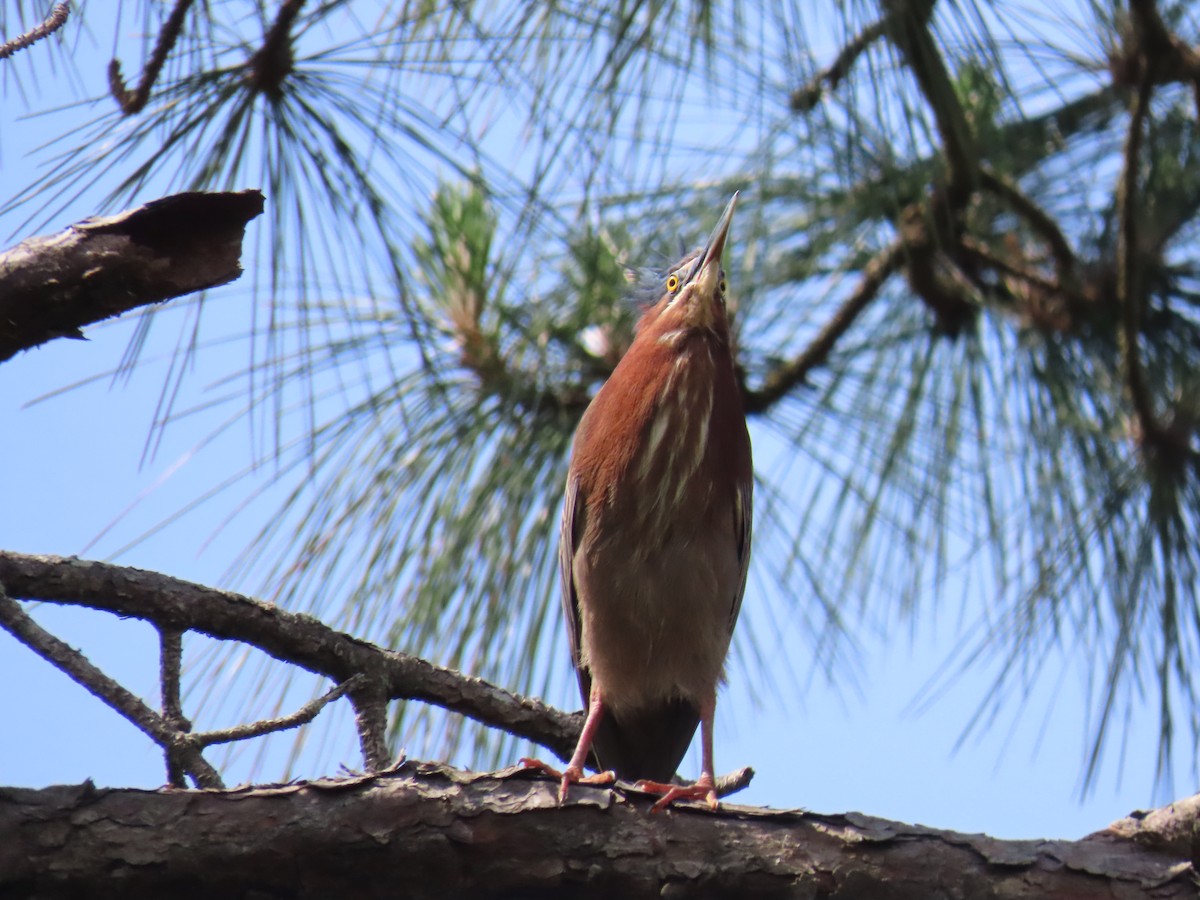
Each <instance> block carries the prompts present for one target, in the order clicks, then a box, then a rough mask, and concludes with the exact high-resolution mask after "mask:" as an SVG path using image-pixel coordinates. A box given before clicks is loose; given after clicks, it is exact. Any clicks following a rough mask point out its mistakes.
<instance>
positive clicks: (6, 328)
mask: <svg viewBox="0 0 1200 900" xmlns="http://www.w3.org/2000/svg"><path fill="white" fill-rule="evenodd" d="M263 203H264V200H263V195H262V192H260V191H257V190H249V191H230V192H221V193H207V192H189V193H183V194H174V195H172V196H169V197H163V198H161V199H159V200H152V201H151V202H149V203H147V204H145V205H144V206H139V207H136V208H134V209H131V210H126V211H125V212H123V213H118V214H117V215H115V216H105V217H102V218H92V219H85V220H84V221H82V222H78V223H76V224H75V225H72V226H70V227H69V228H67V229H66V230H65V231H61V232H59V233H58V234H55V235H51V236H48V237H36V238H30V239H29V240H27V241H23V242H22V243H20V244H18V245H17V246H15V247H13V248H11V249H9V250H5V251H3V252H0V362H3V361H5V360H7V359H11V358H12V357H13V356H15V355H16V354H17V353H18V352H20V351H21V350H26V349H29V348H30V347H36V346H38V345H39V344H43V343H45V342H46V341H49V340H52V339H53V338H58V337H73V338H79V337H82V334H81V333H80V328H82V327H83V326H84V325H90V324H91V323H93V322H98V321H100V320H101V319H106V318H108V317H110V316H115V315H119V314H121V313H123V312H127V311H128V310H131V309H134V308H135V307H138V306H144V305H146V304H149V303H158V302H161V301H163V300H167V299H169V298H171V297H179V296H182V295H184V294H190V293H193V292H195V291H200V290H204V289H205V288H210V287H215V286H217V285H221V284H226V283H228V282H230V281H233V280H234V279H235V278H237V277H238V276H240V275H241V274H242V268H241V264H240V259H241V253H242V238H243V236H244V235H245V230H246V223H247V222H249V221H250V220H251V219H253V218H254V217H255V216H257V215H259V214H260V213H262V210H263Z"/></svg>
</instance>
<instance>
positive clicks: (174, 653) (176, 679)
mask: <svg viewBox="0 0 1200 900" xmlns="http://www.w3.org/2000/svg"><path fill="white" fill-rule="evenodd" d="M158 643H159V651H158V662H159V667H158V668H159V671H158V681H159V690H160V692H161V693H162V710H163V712H162V714H163V719H164V720H166V722H167V724H168V725H169V726H170V727H171V728H173V729H175V730H176V731H183V732H187V731H191V730H192V723H191V722H189V721H188V720H187V719H186V718H185V717H184V715H183V701H182V700H181V698H180V694H181V684H180V683H181V681H182V670H183V632H182V631H180V630H179V629H178V628H160V629H158ZM183 776H184V771H183V766H182V765H181V760H179V759H178V758H177V755H176V754H174V753H172V752H171V750H170V749H168V750H167V783H168V784H171V785H173V786H175V787H186V784H185V783H184V780H183Z"/></svg>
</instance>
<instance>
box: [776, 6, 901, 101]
mask: <svg viewBox="0 0 1200 900" xmlns="http://www.w3.org/2000/svg"><path fill="white" fill-rule="evenodd" d="M887 28H888V26H887V22H886V21H885V20H882V19H881V20H880V21H878V22H875V23H874V24H872V25H868V26H867V27H866V28H864V29H863V30H862V31H861V32H859V33H858V34H857V35H855V37H854V39H853V40H852V41H850V43H848V44H847V45H846V46H845V47H843V48H842V49H841V51H840V52H839V53H838V55H837V57H836V58H835V59H834V61H833V62H832V63H830V64H829V65H828V66H827V67H826V68H824V69H822V70H821V71H820V72H818V73H817V74H816V75H815V76H814V77H813V79H812V80H811V81H809V83H808V84H806V85H804V87H800V88H796V90H794V91H792V96H791V107H792V109H793V110H794V111H795V112H798V113H806V112H808V111H809V110H810V109H812V108H813V107H814V106H816V105H817V104H818V103H819V102H820V101H821V96H822V94H824V93H825V90H826V88H828V89H829V90H831V91H832V90H835V89H836V88H837V86H838V85H839V84H840V83H841V81H842V79H843V78H845V77H846V76H847V75H849V74H850V70H851V69H852V68H853V67H854V64H855V62H857V61H858V58H859V57H860V56H862V54H863V53H864V52H866V49H867V48H868V47H870V46H871V45H872V44H873V43H875V42H876V41H877V40H879V39H880V38H881V37H883V36H884V35H885V34H887Z"/></svg>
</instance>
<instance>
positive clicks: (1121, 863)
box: [0, 764, 1196, 900]
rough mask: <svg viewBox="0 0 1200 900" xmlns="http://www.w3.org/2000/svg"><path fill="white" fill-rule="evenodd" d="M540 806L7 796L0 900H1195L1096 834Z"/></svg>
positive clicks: (490, 782) (447, 796) (366, 786)
mask: <svg viewBox="0 0 1200 900" xmlns="http://www.w3.org/2000/svg"><path fill="white" fill-rule="evenodd" d="M556 792H557V786H556V785H555V784H553V783H551V782H550V781H548V780H544V779H533V778H531V777H530V776H529V775H528V773H526V772H521V771H519V770H515V769H509V770H506V771H504V772H500V773H495V774H476V773H466V772H458V771H455V770H453V769H449V768H447V767H445V766H439V765H431V764H405V765H404V766H402V767H400V768H399V770H398V771H396V772H394V773H389V774H388V775H386V776H365V777H361V776H360V777H354V778H339V779H322V780H319V781H312V782H300V783H294V784H288V785H277V786H262V787H253V788H242V789H239V790H235V791H227V792H213V791H205V792H197V791H135V790H98V789H96V788H95V787H94V786H92V785H91V784H90V783H87V784H84V785H81V786H74V787H54V788H47V789H44V790H29V789H20V788H9V789H5V790H2V791H0V833H2V834H4V835H6V840H5V841H3V842H0V883H3V884H4V885H5V887H6V889H7V892H8V893H11V894H12V895H13V896H17V895H22V896H37V897H39V898H43V900H65V898H75V897H87V898H108V897H121V898H123V900H138V898H142V897H162V896H171V897H173V898H178V900H191V898H209V897H213V896H235V895H236V896H242V895H244V894H245V893H246V890H247V887H248V886H250V885H252V886H253V891H254V894H255V896H261V897H263V898H274V897H280V898H281V897H319V896H342V895H344V894H345V893H346V891H347V889H348V887H349V886H352V887H353V891H352V893H353V895H354V896H355V897H356V898H365V900H370V898H376V897H379V898H384V897H387V898H393V897H396V896H403V897H409V898H426V897H429V898H433V897H439V898H440V897H447V896H471V897H500V896H506V897H514V896H522V897H524V896H538V897H572V898H584V900H586V898H599V897H629V898H642V897H646V898H649V897H654V898H659V897H677V896H678V897H716V896H731V897H732V896H736V897H785V896H786V897H810V896H812V897H815V896H820V897H827V898H830V900H853V898H867V897H869V898H875V900H892V898H904V900H911V898H913V897H934V896H936V897H941V898H944V900H965V898H977V897H1005V898H1010V900H1018V898H1039V900H1040V898H1045V897H1099V896H1104V897H1113V898H1126V900H1128V898H1135V897H1136V898H1156V900H1170V898H1189V900H1190V898H1194V897H1195V891H1196V888H1195V879H1196V869H1195V868H1194V866H1193V865H1192V864H1191V862H1190V860H1189V857H1188V855H1187V854H1186V853H1179V852H1178V851H1177V850H1174V849H1167V848H1168V847H1170V846H1172V845H1166V846H1165V847H1163V848H1162V849H1160V848H1159V847H1156V846H1154V845H1152V844H1151V843H1149V842H1147V841H1143V840H1128V839H1123V838H1122V837H1120V836H1118V835H1117V834H1116V833H1114V832H1108V831H1106V832H1102V833H1099V834H1096V835H1092V836H1090V837H1088V838H1085V839H1083V840H1080V841H1052V840H1021V841H1003V840H996V839H993V838H989V837H987V836H985V835H977V834H975V835H972V834H961V833H957V832H952V831H939V830H936V829H932V828H926V827H923V826H919V825H907V824H904V823H901V822H892V821H888V820H885V819H878V818H874V817H872V816H866V815H862V814H860V813H846V814H843V815H828V814H820V813H812V812H800V811H795V810H789V811H775V810H765V809H756V808H753V807H745V806H732V805H728V804H726V805H724V806H723V807H722V809H721V810H720V811H719V812H717V813H710V812H708V811H706V810H698V809H689V808H678V809H674V810H672V811H670V812H667V813H665V814H661V815H652V814H650V813H649V812H648V809H649V806H650V803H651V802H652V798H645V799H642V798H641V797H637V796H633V797H624V796H622V795H620V794H618V793H614V792H612V791H609V790H606V789H600V788H591V787H584V786H579V787H577V788H576V789H574V790H572V792H571V796H570V798H569V800H568V801H567V803H566V804H564V805H562V806H560V805H559V803H558V798H557V793H556ZM1188 802H1189V803H1192V807H1191V808H1192V810H1193V812H1194V809H1195V804H1194V802H1192V801H1188ZM1151 818H1152V817H1150V816H1147V817H1145V819H1143V822H1148V821H1150V820H1151ZM1195 823H1196V820H1195V818H1194V817H1193V818H1192V819H1191V824H1192V827H1195ZM282 860H286V861H287V864H286V865H281V864H280V861H282Z"/></svg>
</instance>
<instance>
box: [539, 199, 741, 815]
mask: <svg viewBox="0 0 1200 900" xmlns="http://www.w3.org/2000/svg"><path fill="white" fill-rule="evenodd" d="M737 200H738V194H736V193H735V194H734V195H733V197H732V198H731V199H730V200H729V203H728V205H727V206H726V207H725V210H724V212H723V214H722V215H721V218H720V220H719V221H718V224H717V226H716V228H715V229H714V230H713V232H712V236H711V237H710V238H709V240H708V242H707V243H706V244H705V245H704V246H703V247H702V248H701V249H700V250H698V251H696V252H694V253H690V254H687V255H685V256H684V257H683V258H682V259H681V260H679V262H677V263H676V264H675V265H673V266H671V267H670V268H668V269H667V271H666V272H665V273H664V274H663V275H662V276H661V280H660V282H659V288H658V291H659V292H660V294H661V295H660V296H659V297H658V299H657V302H654V303H653V304H652V305H651V306H649V307H648V308H647V309H646V310H645V312H644V313H643V314H642V316H641V318H640V319H639V321H638V324H637V327H636V330H635V334H634V339H633V341H632V343H631V344H630V346H629V349H628V350H627V351H626V352H625V354H624V356H623V357H622V358H621V360H620V361H619V362H618V363H617V365H616V367H615V368H614V369H613V371H612V373H611V374H610V376H609V377H608V379H607V380H606V381H605V383H604V384H603V385H602V386H601V388H600V390H599V391H598V392H597V393H596V395H595V397H594V398H593V399H592V401H591V403H590V404H589V405H588V408H587V410H586V411H585V412H584V414H583V416H582V418H581V419H580V422H579V425H578V427H577V429H576V432H575V436H574V439H573V441H572V447H571V459H570V464H569V468H568V473H567V483H566V491H565V498H564V502H563V514H562V521H561V528H560V541H559V569H560V573H561V579H562V601H563V611H564V614H565V618H566V623H567V634H568V637H569V640H570V647H571V658H572V662H573V663H574V666H575V671H576V674H577V677H578V681H579V688H580V692H581V694H582V696H583V700H584V702H585V703H586V704H587V712H586V716H585V719H584V725H583V729H582V731H581V733H580V736H579V741H578V743H577V744H576V747H575V752H574V753H573V754H572V756H571V759H570V761H569V763H568V764H567V767H566V769H565V770H563V771H562V772H561V773H559V772H557V771H556V770H554V769H552V768H551V767H549V766H547V765H546V764H544V763H541V762H539V761H537V760H530V759H525V760H522V762H524V763H527V764H529V765H532V766H535V767H537V768H541V769H543V770H545V771H547V772H549V773H550V774H552V775H556V776H558V777H560V779H561V781H560V788H559V798H560V802H561V801H563V800H565V799H566V797H567V793H568V790H569V787H570V785H571V784H573V783H584V784H589V783H590V784H605V783H610V782H612V781H613V780H615V779H617V778H619V779H621V780H623V781H630V782H636V783H635V785H634V787H635V788H637V789H639V790H642V791H645V792H650V793H653V794H656V795H659V796H660V799H659V800H658V801H657V802H656V803H655V805H654V809H655V810H661V809H665V808H666V807H667V806H668V805H670V804H671V803H672V802H674V801H676V800H700V801H704V802H706V803H707V805H708V806H709V807H710V808H712V809H716V808H717V807H718V802H717V794H716V785H715V775H714V771H713V718H714V715H715V712H716V699H717V689H718V686H719V685H720V684H721V683H722V682H723V680H724V665H725V658H726V655H727V653H728V650H729V644H730V640H731V638H732V635H733V628H734V625H735V623H736V622H737V618H738V613H739V611H740V609H741V605H742V596H743V594H744V593H745V589H746V574H747V571H748V566H749V562H750V537H751V524H752V514H753V507H752V500H753V490H754V478H753V464H752V459H751V447H750V435H749V430H748V429H747V427H746V415H745V410H744V406H743V401H742V394H741V388H740V386H739V382H738V378H737V374H736V369H735V364H734V346H733V339H732V334H731V330H730V323H729V314H728V311H727V310H726V305H725V294H726V281H725V272H724V270H723V269H722V262H721V260H722V255H723V253H724V251H725V248H726V244H727V241H728V238H729V230H730V225H731V223H732V220H733V213H734V209H735V208H736V206H737ZM697 725H699V726H700V733H701V764H700V777H699V778H698V779H697V780H696V781H695V782H693V783H692V784H673V783H671V779H672V778H673V777H674V776H675V774H676V769H677V768H678V766H679V764H680V762H681V761H682V759H683V757H684V755H685V754H686V752H687V748H688V746H689V745H690V744H691V741H692V737H693V736H694V734H695V732H696V726H697ZM589 760H590V761H591V763H592V765H593V766H594V767H596V768H598V769H599V773H598V774H595V775H585V774H584V767H585V765H586V764H587V763H588V762H589Z"/></svg>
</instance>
